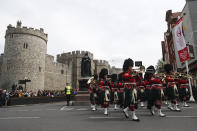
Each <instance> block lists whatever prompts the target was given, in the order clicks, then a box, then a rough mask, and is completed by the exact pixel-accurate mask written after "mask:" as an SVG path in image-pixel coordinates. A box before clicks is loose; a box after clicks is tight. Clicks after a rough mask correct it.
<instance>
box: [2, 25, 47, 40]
mask: <svg viewBox="0 0 197 131" xmlns="http://www.w3.org/2000/svg"><path fill="white" fill-rule="evenodd" d="M12 34H28V35H33V36H37V37H40V38H41V39H43V40H44V41H46V42H47V40H48V34H45V33H44V29H43V28H40V29H34V28H32V27H29V28H27V27H26V26H23V27H21V24H20V23H18V22H17V26H16V27H14V26H12V25H8V26H7V30H6V35H5V37H7V36H10V35H12Z"/></svg>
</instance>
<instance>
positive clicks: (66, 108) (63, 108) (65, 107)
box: [60, 106, 74, 111]
mask: <svg viewBox="0 0 197 131" xmlns="http://www.w3.org/2000/svg"><path fill="white" fill-rule="evenodd" d="M72 109H74V108H68V106H63V107H62V108H61V109H60V111H65V110H66V111H70V110H72Z"/></svg>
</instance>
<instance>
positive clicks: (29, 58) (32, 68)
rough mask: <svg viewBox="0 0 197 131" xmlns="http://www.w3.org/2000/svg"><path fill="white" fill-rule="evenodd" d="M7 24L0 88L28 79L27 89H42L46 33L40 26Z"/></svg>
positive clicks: (19, 23)
mask: <svg viewBox="0 0 197 131" xmlns="http://www.w3.org/2000/svg"><path fill="white" fill-rule="evenodd" d="M21 24H22V23H21V22H20V21H18V22H17V26H16V27H13V26H11V25H9V26H8V27H7V30H6V35H5V48H4V55H3V64H2V72H1V76H2V77H1V80H0V81H1V83H0V84H1V85H0V87H1V88H4V87H11V85H13V84H18V80H24V79H29V80H31V82H28V83H27V88H28V89H27V90H32V89H34V90H38V89H44V72H45V55H46V51H47V34H45V33H44V30H43V29H42V28H40V30H38V29H33V28H27V27H21Z"/></svg>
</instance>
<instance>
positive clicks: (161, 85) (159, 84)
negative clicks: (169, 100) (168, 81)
mask: <svg viewBox="0 0 197 131" xmlns="http://www.w3.org/2000/svg"><path fill="white" fill-rule="evenodd" d="M153 86H162V84H153Z"/></svg>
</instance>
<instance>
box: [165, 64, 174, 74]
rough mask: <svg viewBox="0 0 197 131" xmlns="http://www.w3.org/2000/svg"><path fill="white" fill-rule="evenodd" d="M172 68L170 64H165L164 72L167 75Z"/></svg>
mask: <svg viewBox="0 0 197 131" xmlns="http://www.w3.org/2000/svg"><path fill="white" fill-rule="evenodd" d="M172 69H173V67H172V65H170V64H165V65H164V70H165V72H166V73H167V74H170V71H172Z"/></svg>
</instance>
